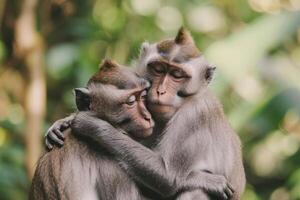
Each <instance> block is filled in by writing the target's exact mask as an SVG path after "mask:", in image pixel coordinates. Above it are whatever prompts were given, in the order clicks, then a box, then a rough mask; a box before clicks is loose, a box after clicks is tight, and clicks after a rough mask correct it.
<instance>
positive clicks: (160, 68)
mask: <svg viewBox="0 0 300 200" xmlns="http://www.w3.org/2000/svg"><path fill="white" fill-rule="evenodd" d="M149 67H150V68H151V70H152V71H153V72H154V73H155V74H159V75H160V74H163V73H165V71H166V70H165V67H164V65H162V64H161V63H157V62H154V63H150V64H149Z"/></svg>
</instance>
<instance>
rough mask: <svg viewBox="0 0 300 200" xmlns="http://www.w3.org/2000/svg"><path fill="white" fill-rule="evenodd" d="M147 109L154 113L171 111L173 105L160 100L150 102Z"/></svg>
mask: <svg viewBox="0 0 300 200" xmlns="http://www.w3.org/2000/svg"><path fill="white" fill-rule="evenodd" d="M148 109H149V110H150V111H152V112H155V113H169V112H173V110H174V106H173V105H169V104H163V103H161V102H150V103H149V105H148Z"/></svg>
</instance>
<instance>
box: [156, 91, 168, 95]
mask: <svg viewBox="0 0 300 200" xmlns="http://www.w3.org/2000/svg"><path fill="white" fill-rule="evenodd" d="M165 93H166V91H157V95H163V94H165Z"/></svg>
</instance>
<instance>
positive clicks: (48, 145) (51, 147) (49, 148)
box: [45, 137, 53, 151]
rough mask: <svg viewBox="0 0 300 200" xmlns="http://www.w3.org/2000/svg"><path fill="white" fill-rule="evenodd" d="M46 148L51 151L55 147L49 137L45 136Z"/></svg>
mask: <svg viewBox="0 0 300 200" xmlns="http://www.w3.org/2000/svg"><path fill="white" fill-rule="evenodd" d="M45 144H46V149H47V150H48V151H51V150H52V149H53V145H52V144H51V143H50V142H49V141H48V138H47V137H46V138H45Z"/></svg>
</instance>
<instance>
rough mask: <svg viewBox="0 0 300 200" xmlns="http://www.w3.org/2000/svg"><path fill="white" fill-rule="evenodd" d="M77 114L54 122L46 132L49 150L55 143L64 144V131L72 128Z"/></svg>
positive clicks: (46, 142)
mask: <svg viewBox="0 0 300 200" xmlns="http://www.w3.org/2000/svg"><path fill="white" fill-rule="evenodd" d="M74 117H75V114H71V115H70V116H68V117H65V118H63V119H59V120H57V121H56V122H54V123H53V124H52V126H51V127H50V128H49V129H48V130H47V132H46V134H45V145H46V147H47V149H48V150H52V148H53V145H58V146H62V145H63V144H64V139H65V135H64V131H65V130H67V129H68V128H70V126H71V122H72V120H73V119H74Z"/></svg>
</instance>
